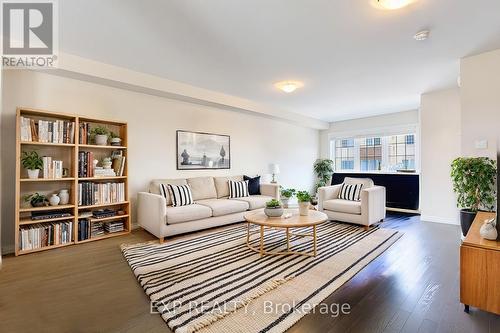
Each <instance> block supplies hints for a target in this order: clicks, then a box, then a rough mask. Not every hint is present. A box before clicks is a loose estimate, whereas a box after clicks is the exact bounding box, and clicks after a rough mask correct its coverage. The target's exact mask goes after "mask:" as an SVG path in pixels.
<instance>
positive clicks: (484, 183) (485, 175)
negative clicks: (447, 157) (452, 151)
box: [451, 157, 497, 236]
mask: <svg viewBox="0 0 500 333" xmlns="http://www.w3.org/2000/svg"><path fill="white" fill-rule="evenodd" d="M496 177H497V167H496V161H494V160H492V159H490V158H487V157H459V158H457V159H455V160H454V161H453V162H452V164H451V179H452V182H453V191H454V192H455V193H456V195H457V206H458V207H459V208H460V209H461V210H460V225H461V227H462V233H463V235H464V236H466V235H467V232H468V231H469V228H470V226H471V224H472V222H473V221H474V218H475V217H476V214H477V211H478V210H487V211H491V210H493V209H494V206H495V200H496V190H495V183H496Z"/></svg>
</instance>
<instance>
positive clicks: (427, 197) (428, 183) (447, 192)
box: [420, 88, 462, 224]
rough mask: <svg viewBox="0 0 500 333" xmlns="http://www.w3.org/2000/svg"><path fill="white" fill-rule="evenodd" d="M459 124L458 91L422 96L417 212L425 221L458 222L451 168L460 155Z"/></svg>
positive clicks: (443, 91)
mask: <svg viewBox="0 0 500 333" xmlns="http://www.w3.org/2000/svg"><path fill="white" fill-rule="evenodd" d="M461 125H462V122H461V115H460V91H459V89H458V88H456V89H450V90H442V91H436V92H432V93H428V94H424V95H422V96H421V106H420V131H421V135H420V147H421V149H420V152H421V164H420V165H421V169H420V189H421V196H420V211H421V214H422V220H424V221H431V222H443V223H451V224H458V223H459V220H458V209H457V207H456V201H455V195H454V193H453V186H452V182H451V178H450V165H451V162H452V161H453V159H455V158H456V157H458V156H460V153H461V144H460V132H461Z"/></svg>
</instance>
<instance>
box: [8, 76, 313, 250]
mask: <svg viewBox="0 0 500 333" xmlns="http://www.w3.org/2000/svg"><path fill="white" fill-rule="evenodd" d="M3 96H4V100H3V107H4V115H3V120H4V121H3V122H2V133H1V135H2V161H1V163H2V172H3V179H4V182H3V183H2V188H1V192H2V193H3V194H4V195H3V200H2V221H3V224H2V227H3V232H2V237H3V242H2V245H3V247H4V249H8V250H9V251H12V244H13V240H14V239H13V238H14V197H13V195H12V193H13V189H14V186H15V180H14V174H15V170H14V166H15V161H14V159H15V144H14V138H15V124H14V121H15V110H16V107H18V106H25V107H34V108H40V109H47V110H51V111H58V112H68V113H76V114H82V115H87V116H90V117H103V118H111V119H118V120H123V121H127V122H128V124H129V155H130V160H129V178H130V190H131V198H132V202H133V203H134V201H135V195H136V193H137V192H138V191H144V190H146V189H147V185H148V182H149V181H150V180H151V179H153V178H167V177H195V176H201V175H214V176H216V175H226V174H233V175H236V174H249V175H254V174H264V173H268V167H269V164H270V163H278V164H279V165H280V169H281V174H280V175H279V181H280V183H282V184H283V185H285V186H293V187H296V188H299V189H307V190H311V189H312V187H313V184H314V175H313V172H312V164H313V162H314V160H315V159H316V158H317V157H318V151H319V132H318V130H315V129H310V128H305V127H301V126H297V125H293V124H290V123H288V122H285V121H280V120H275V119H269V118H264V117H260V116H256V115H252V114H248V113H241V112H235V111H228V110H219V109H215V108H211V107H207V106H201V105H196V104H190V103H186V102H180V101H174V100H170V99H167V98H162V97H157V96H151V95H146V94H142V93H137V92H131V91H128V90H122V89H117V88H112V87H108V86H103V85H99V84H95V83H90V82H84V81H79V80H74V79H70V78H64V77H60V76H55V75H49V74H45V73H40V72H30V71H20V70H10V71H6V73H5V76H4V87H3ZM177 129H184V130H193V131H205V132H212V133H221V134H229V135H230V136H231V158H232V162H231V164H232V165H231V170H217V171H194V170H193V171H177V170H176V163H175V160H176V156H175V154H176V151H175V139H176V138H175V136H176V134H175V131H176V130H177Z"/></svg>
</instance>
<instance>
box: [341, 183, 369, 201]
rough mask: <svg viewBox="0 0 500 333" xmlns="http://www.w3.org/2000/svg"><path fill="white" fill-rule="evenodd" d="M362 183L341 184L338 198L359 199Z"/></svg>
mask: <svg viewBox="0 0 500 333" xmlns="http://www.w3.org/2000/svg"><path fill="white" fill-rule="evenodd" d="M362 187H363V184H342V188H341V189H340V192H339V199H342V200H350V201H359V200H361V199H360V196H361V188H362Z"/></svg>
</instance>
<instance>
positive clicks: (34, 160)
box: [21, 151, 43, 170]
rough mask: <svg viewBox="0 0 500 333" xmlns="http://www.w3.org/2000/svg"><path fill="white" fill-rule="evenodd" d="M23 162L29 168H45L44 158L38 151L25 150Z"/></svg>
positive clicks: (22, 157) (22, 156)
mask: <svg viewBox="0 0 500 333" xmlns="http://www.w3.org/2000/svg"><path fill="white" fill-rule="evenodd" d="M21 163H22V164H23V167H24V168H25V169H28V170H37V169H38V170H40V169H42V168H43V159H42V158H41V157H40V155H38V153H37V152H36V151H23V154H22V155H21Z"/></svg>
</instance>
